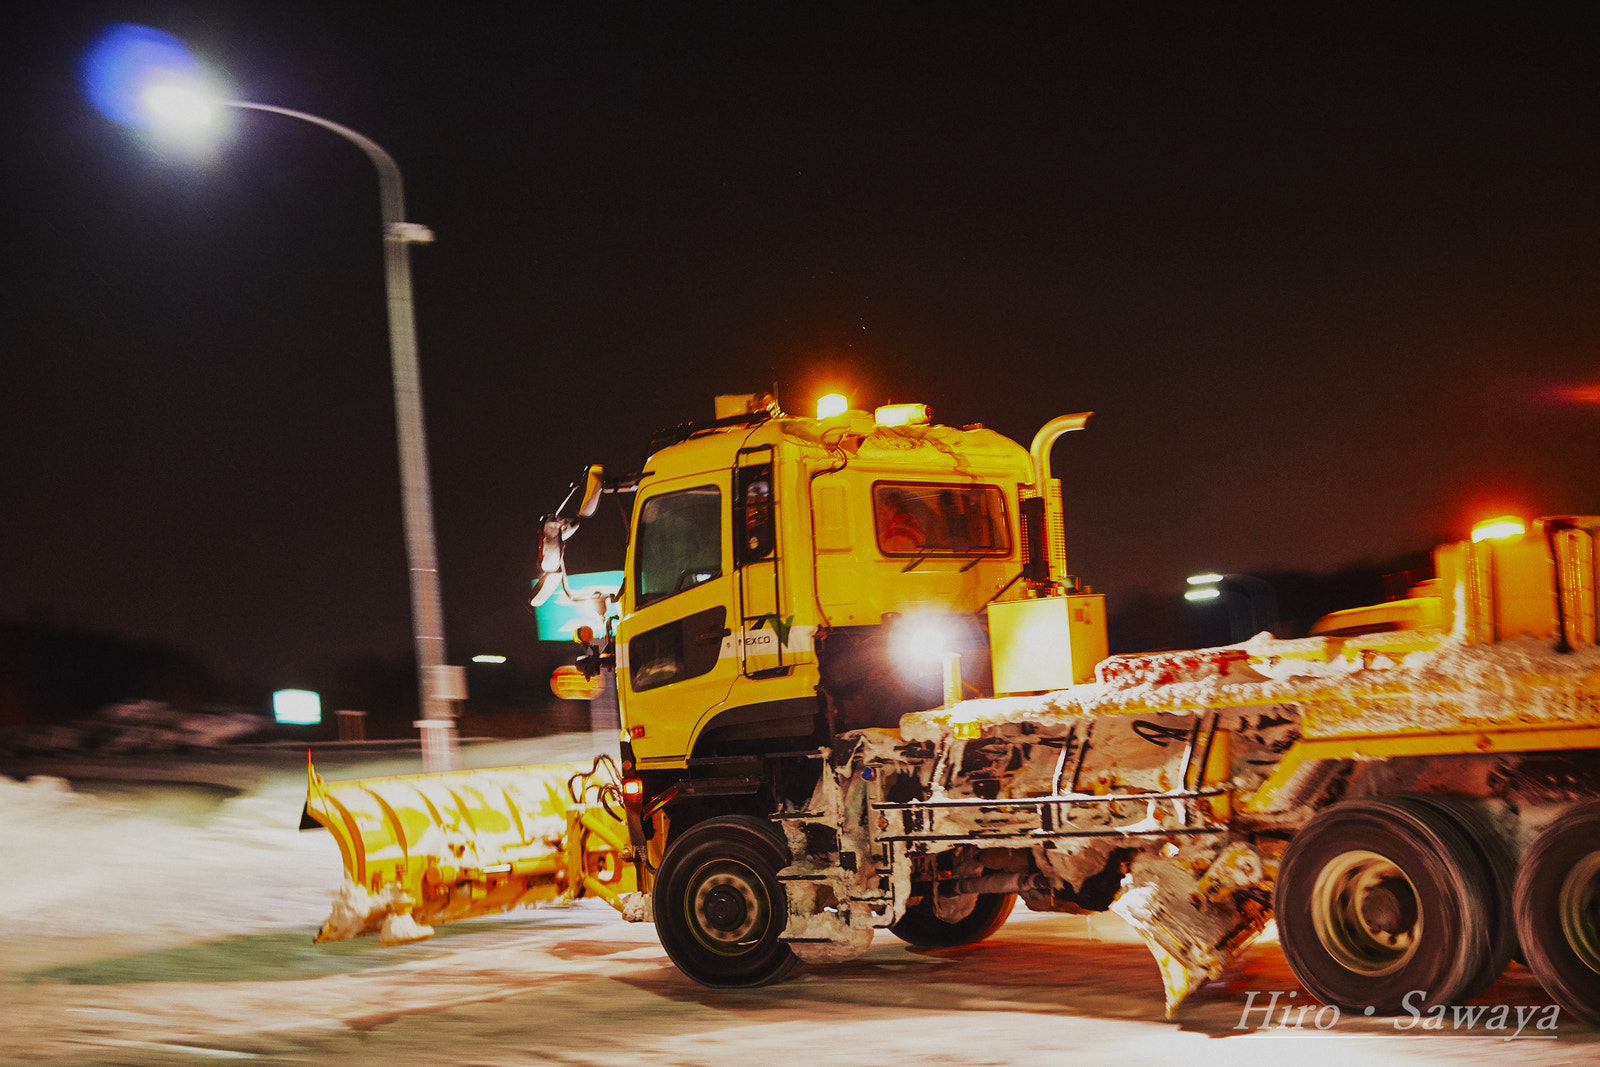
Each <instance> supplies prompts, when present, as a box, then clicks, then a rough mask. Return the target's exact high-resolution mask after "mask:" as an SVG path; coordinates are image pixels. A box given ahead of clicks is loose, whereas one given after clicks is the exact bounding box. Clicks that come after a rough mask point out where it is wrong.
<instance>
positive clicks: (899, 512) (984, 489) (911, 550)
mask: <svg viewBox="0 0 1600 1067" xmlns="http://www.w3.org/2000/svg"><path fill="white" fill-rule="evenodd" d="M872 516H873V525H874V527H875V528H876V530H877V534H878V549H879V550H880V551H881V552H883V554H884V555H886V556H988V555H1004V554H1005V553H1007V552H1009V551H1011V539H1010V535H1009V533H1008V532H1007V526H1006V505H1005V495H1004V494H1002V493H1001V492H1000V488H999V486H994V485H927V484H922V483H917V482H877V483H876V484H874V485H873V487H872Z"/></svg>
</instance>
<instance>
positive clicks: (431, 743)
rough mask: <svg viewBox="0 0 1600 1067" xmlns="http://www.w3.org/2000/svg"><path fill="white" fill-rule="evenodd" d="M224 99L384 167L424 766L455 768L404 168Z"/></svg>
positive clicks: (413, 232)
mask: <svg viewBox="0 0 1600 1067" xmlns="http://www.w3.org/2000/svg"><path fill="white" fill-rule="evenodd" d="M225 106H227V107H235V108H243V109H247V110H250V111H270V112H271V113H272V114H274V115H286V116H288V117H289V118H292V119H300V120H301V121H303V122H309V123H312V124H313V125H316V126H321V127H322V128H323V129H325V130H331V131H332V132H334V133H336V134H338V135H339V136H340V137H343V138H344V139H345V140H347V141H350V142H351V143H353V144H354V145H355V146H356V147H358V148H360V149H361V150H362V151H363V152H365V153H366V154H367V158H368V159H370V160H372V163H373V165H374V166H375V167H377V168H378V199H379V201H380V207H381V209H382V215H383V271H384V283H385V286H386V289H387V292H388V299H389V357H390V363H391V364H392V366H393V371H394V414H395V429H396V434H397V436H398V438H399V445H400V489H401V494H402V497H403V504H404V510H405V529H406V555H407V557H408V558H409V560H410V565H411V620H412V629H413V630H414V631H415V641H416V649H417V688H418V694H419V696H420V698H421V701H422V721H421V722H419V723H417V726H418V728H419V729H420V730H421V731H422V769H423V770H424V771H427V772H430V773H432V772H435V771H453V770H456V769H457V768H458V767H460V765H461V756H460V749H459V746H458V744H457V741H456V727H455V719H454V718H453V717H452V715H451V708H450V704H451V701H452V700H456V699H461V698H462V697H464V696H465V695H466V694H465V693H464V692H462V689H463V688H464V686H463V685H461V684H459V682H460V676H461V674H462V672H460V671H456V670H453V669H452V668H450V667H449V666H447V665H446V660H445V650H444V609H443V607H442V605H441V602H440V598H439V561H438V555H437V552H436V550H435V547H434V536H433V490H432V488H431V487H430V485H429V482H428V444H427V437H426V434H425V433H424V430H423V421H422V380H421V375H420V374H419V373H418V370H417V327H416V314H415V312H414V310H413V309H412V306H411V255H410V248H409V246H410V245H411V244H426V243H428V242H430V241H432V240H433V234H432V233H430V232H429V231H428V228H427V227H426V226H422V225H419V224H417V223H414V222H407V221H405V217H406V206H405V191H404V188H403V186H402V184H401V180H400V168H399V167H398V166H396V165H395V161H394V158H393V157H392V156H390V155H389V153H388V152H385V151H384V150H383V148H382V146H380V145H379V144H378V143H377V142H375V141H373V140H372V139H371V138H368V137H365V136H363V135H361V134H359V133H357V132H356V131H355V130H352V129H350V128H349V127H348V126H341V125H339V123H337V122H330V121H328V120H327V119H324V118H319V117H318V116H316V115H308V114H306V113H305V112H303V111H293V110H291V109H289V108H286V107H274V106H273V105H271V104H252V103H249V102H246V101H243V100H230V101H227V102H226V104H225Z"/></svg>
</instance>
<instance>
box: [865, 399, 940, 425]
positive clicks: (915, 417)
mask: <svg viewBox="0 0 1600 1067" xmlns="http://www.w3.org/2000/svg"><path fill="white" fill-rule="evenodd" d="M932 420H933V410H932V409H931V408H929V407H928V405H926V404H885V405H884V406H883V407H881V408H878V409H876V410H875V411H873V413H872V421H874V422H876V423H877V424H878V425H879V426H926V425H927V424H928V423H929V422H931V421H932Z"/></svg>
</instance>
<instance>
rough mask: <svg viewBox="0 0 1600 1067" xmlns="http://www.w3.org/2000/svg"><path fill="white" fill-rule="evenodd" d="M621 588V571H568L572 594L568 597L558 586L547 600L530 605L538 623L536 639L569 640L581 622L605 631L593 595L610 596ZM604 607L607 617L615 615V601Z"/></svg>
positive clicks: (568, 586) (568, 588)
mask: <svg viewBox="0 0 1600 1067" xmlns="http://www.w3.org/2000/svg"><path fill="white" fill-rule="evenodd" d="M621 588H622V572H621V571H595V572H593V573H591V574H569V575H567V590H568V591H569V592H571V594H572V596H571V597H568V596H567V595H566V593H564V592H562V591H561V590H560V589H557V590H556V591H555V594H554V595H553V596H551V597H550V599H549V600H546V601H545V602H544V603H543V604H540V605H539V606H538V607H536V608H534V609H533V614H534V618H535V619H536V620H537V622H538V624H539V640H541V641H571V640H572V635H573V633H574V632H575V631H576V630H577V629H578V627H580V626H587V627H589V628H590V629H592V630H594V631H595V632H596V633H601V632H604V630H605V628H606V625H605V620H603V619H602V618H601V617H600V615H599V613H598V612H596V611H595V601H594V599H593V598H594V597H595V596H596V595H597V594H602V593H603V594H605V595H607V596H613V595H615V594H616V592H617V590H619V589H621ZM606 611H607V615H608V616H609V617H610V618H613V619H614V618H616V617H617V608H616V605H615V604H612V605H610V606H609V607H608V608H607V609H606Z"/></svg>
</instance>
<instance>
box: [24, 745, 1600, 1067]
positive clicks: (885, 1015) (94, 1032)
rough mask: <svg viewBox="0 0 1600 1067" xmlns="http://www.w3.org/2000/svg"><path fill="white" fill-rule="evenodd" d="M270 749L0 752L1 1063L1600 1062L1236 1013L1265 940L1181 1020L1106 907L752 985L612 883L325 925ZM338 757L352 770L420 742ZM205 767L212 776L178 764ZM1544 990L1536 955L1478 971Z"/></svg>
mask: <svg viewBox="0 0 1600 1067" xmlns="http://www.w3.org/2000/svg"><path fill="white" fill-rule="evenodd" d="M590 750H591V741H590V738H589V736H588V735H569V736H566V737H562V738H546V739H541V740H536V741H528V742H514V743H505V744H499V745H485V746H474V747H472V748H469V749H468V750H466V762H467V763H468V764H469V765H470V766H498V765H505V764H514V763H555V762H563V761H568V760H574V759H579V758H582V757H583V756H584V755H585V754H586V753H587V752H589V751H590ZM186 758H190V757H186ZM264 758H265V757H264V756H263V757H261V758H258V759H257V760H256V761H255V762H254V763H253V764H240V763H238V762H234V763H231V764H230V763H228V762H227V761H226V760H224V759H223V758H222V757H221V756H220V755H217V756H213V758H212V759H211V760H210V761H208V763H207V764H204V765H202V764H195V765H193V766H188V767H185V766H180V765H178V764H175V763H174V764H171V765H168V766H166V767H164V768H163V767H154V768H152V767H149V766H146V767H143V768H134V767H131V766H130V767H128V768H126V770H128V771H129V773H132V772H133V771H134V770H139V771H140V772H141V773H143V775H144V777H145V778H146V779H153V780H150V781H146V782H144V783H140V784H133V785H130V784H128V783H122V784H121V785H120V786H119V785H114V784H108V783H106V782H104V781H95V780H94V779H96V778H99V779H104V778H106V777H108V776H109V772H108V771H106V770H105V769H104V768H94V767H86V768H78V769H77V770H76V771H75V770H74V769H73V768H70V767H63V768H59V769H58V773H59V771H66V772H67V773H74V774H76V775H77V777H78V779H79V785H80V786H82V787H83V788H82V791H79V792H71V791H68V790H66V789H65V788H64V787H63V786H62V784H61V783H60V782H52V781H40V780H35V781H30V782H18V781H13V780H9V779H0V914H3V915H4V917H5V921H4V924H3V926H0V1064H4V1065H6V1067H10V1065H13V1064H15V1065H19V1067H20V1065H21V1064H28V1065H29V1067H78V1065H86V1064H111V1063H116V1064H132V1065H139V1067H146V1065H148V1067H166V1065H169V1064H192V1063H197V1062H209V1061H214V1060H252V1061H254V1062H257V1063H263V1064H292V1063H294V1064H303V1063H313V1064H315V1063H339V1064H341V1065H363V1064H374V1065H377V1064H383V1065H385V1067H389V1065H408V1064H428V1065H453V1064H518V1065H527V1064H556V1063H559V1064H584V1065H607V1064H623V1063H630V1064H631V1063H640V1062H647V1063H651V1064H665V1065H674V1064H684V1065H689V1064H729V1065H732V1064H740V1065H747V1064H751V1063H775V1064H776V1063H787V1062H804V1063H809V1062H822V1063H826V1064H828V1065H829V1067H851V1065H862V1067H865V1065H869V1064H870V1065H874V1067H877V1065H881V1064H897V1063H924V1062H926V1063H939V1064H941V1065H947V1067H979V1065H1011V1064H1017V1065H1039V1067H1047V1065H1057V1064H1067V1063H1097V1062H1115V1063H1117V1064H1119V1067H1139V1065H1145V1064H1150V1065H1156V1064H1160V1065H1163V1067H1166V1065H1170V1064H1173V1063H1184V1064H1224V1063H1225V1064H1229V1065H1240V1067H1243V1065H1248V1064H1257V1063H1259V1064H1273V1065H1275V1067H1277V1065H1281V1064H1282V1063H1283V1062H1284V1061H1285V1060H1295V1061H1300V1062H1303V1063H1305V1064H1307V1065H1315V1064H1323V1063H1327V1064H1334V1063H1340V1064H1342V1063H1347V1062H1349V1061H1350V1059H1351V1058H1352V1057H1365V1058H1368V1059H1371V1060H1373V1061H1375V1062H1379V1063H1402V1064H1427V1063H1483V1064H1489V1063H1500V1062H1503V1061H1504V1060H1505V1058H1506V1057H1507V1056H1508V1055H1512V1056H1515V1058H1516V1059H1517V1060H1518V1061H1519V1062H1521V1063H1529V1064H1556V1063H1562V1062H1596V1061H1600V1034H1596V1033H1594V1032H1593V1031H1591V1030H1589V1029H1588V1028H1586V1027H1580V1026H1576V1025H1573V1024H1570V1023H1566V1022H1563V1025H1562V1026H1561V1031H1560V1033H1559V1035H1558V1040H1555V1041H1547V1040H1519V1041H1518V1042H1517V1043H1516V1044H1515V1045H1510V1044H1507V1043H1505V1042H1503V1041H1502V1040H1501V1039H1500V1038H1501V1037H1502V1036H1503V1035H1499V1034H1488V1033H1483V1032H1479V1033H1477V1034H1450V1033H1446V1034H1440V1035H1427V1034H1424V1033H1422V1032H1421V1031H1420V1029H1411V1030H1409V1031H1405V1032H1401V1031H1397V1030H1395V1028H1394V1027H1393V1024H1392V1023H1391V1022H1390V1021H1388V1020H1376V1019H1359V1018H1358V1019H1350V1020H1344V1021H1342V1022H1341V1023H1340V1024H1339V1025H1338V1026H1337V1027H1336V1028H1334V1029H1333V1030H1331V1031H1329V1032H1326V1033H1323V1032H1316V1031H1314V1030H1311V1029H1310V1028H1309V1027H1308V1028H1304V1029H1301V1030H1297V1031H1292V1032H1286V1031H1282V1030H1274V1029H1266V1030H1263V1029H1261V1028H1260V1021H1261V1015H1262V1013H1261V1012H1260V1011H1259V1009H1258V1011H1257V1014H1256V1015H1255V1016H1254V1017H1252V1019H1251V1022H1252V1026H1251V1027H1247V1028H1246V1029H1245V1030H1242V1031H1241V1030H1239V1029H1237V1026H1238V1022H1239V1020H1240V1017H1241V1015H1240V1013H1241V1010H1242V1009H1243V1008H1244V1007H1245V1006H1246V1003H1247V1001H1246V998H1247V996H1248V994H1249V992H1250V991H1252V990H1256V991H1263V992H1262V995H1263V996H1265V995H1267V994H1266V992H1265V991H1271V990H1279V991H1298V988H1299V987H1298V986H1297V984H1296V983H1295V981H1294V979H1293V977H1292V975H1290V974H1289V972H1288V969H1287V967H1286V965H1285V964H1284V962H1283V959H1282V956H1281V954H1280V953H1279V952H1278V951H1277V950H1276V947H1275V946H1273V945H1270V944H1266V945H1261V946H1258V947H1257V948H1254V949H1252V950H1250V951H1249V952H1247V953H1246V956H1245V957H1244V958H1243V959H1241V960H1240V961H1239V963H1238V965H1236V967H1235V968H1234V969H1232V970H1231V971H1230V972H1229V973H1228V974H1227V975H1226V976H1224V978H1223V979H1222V980H1221V981H1219V982H1215V983H1212V984H1211V985H1209V986H1207V987H1206V988H1204V989H1202V990H1200V991H1199V992H1197V993H1196V995H1195V996H1194V997H1193V998H1191V1001H1190V1002H1189V1003H1188V1004H1186V1005H1185V1007H1184V1010H1183V1012H1182V1013H1180V1018H1179V1020H1178V1021H1177V1022H1175V1023H1174V1022H1167V1021H1165V1020H1164V1019H1163V1018H1162V994H1161V983H1160V980H1159V977H1158V975H1157V972H1156V967H1155V964H1154V962H1153V961H1152V960H1151V958H1150V956H1149V954H1148V953H1147V952H1146V951H1145V949H1144V947H1143V946H1142V945H1141V944H1140V943H1139V942H1138V939H1137V938H1136V937H1135V936H1134V935H1133V934H1132V933H1131V931H1129V930H1128V929H1127V928H1126V927H1124V926H1123V925H1122V924H1121V923H1120V921H1119V920H1117V919H1115V918H1114V917H1112V916H1109V915H1108V916H1095V917H1093V919H1092V920H1090V919H1086V918H1085V917H1081V916H1055V915H1033V914H1031V913H1023V912H1021V910H1020V909H1019V912H1018V914H1017V915H1015V916H1014V918H1013V919H1012V921H1011V922H1009V923H1007V924H1006V925H1005V926H1004V927H1003V928H1002V929H1001V930H1000V931H999V932H998V933H997V934H996V935H995V936H994V938H992V939H991V940H990V941H987V942H985V943H983V944H981V945H976V946H971V947H968V948H964V949H957V950H949V951H943V952H936V951H935V952H928V951H913V950H910V949H908V948H907V947H906V946H904V945H903V944H901V943H900V942H899V941H897V940H895V939H894V938H893V937H892V936H891V935H889V934H887V933H880V934H879V935H878V936H877V938H876V939H875V941H874V943H873V945H872V947H871V949H869V950H868V952H867V954H866V955H865V956H864V957H863V958H862V959H860V960H856V961H854V962H852V963H849V964H841V965H828V966H804V967H802V968H801V969H800V970H799V971H798V972H796V976H795V978H794V979H793V980H791V981H789V982H785V983H782V984H780V985H777V986H771V987H767V988H764V989H758V990H740V991H712V990H707V989H703V988H701V987H698V986H696V985H694V984H693V983H691V982H689V981H688V980H686V979H685V978H683V976H682V975H680V974H679V973H678V972H677V970H676V969H675V968H673V966H672V964H671V963H670V961H668V960H667V958H666V956H665V954H664V953H663V952H662V950H661V948H660V946H659V944H658V943H657V941H656V938H655V930H654V928H653V927H651V926H649V925H647V924H629V923H625V922H622V921H621V920H620V919H619V918H618V917H617V916H616V915H615V914H614V913H613V912H611V910H610V909H609V908H607V907H605V906H604V905H602V904H598V903H595V902H580V903H579V904H578V905H575V906H574V907H571V908H565V909H545V910H541V911H535V912H519V913H514V914H512V915H507V916H490V917H487V918H484V919H478V920H472V921H469V922H464V923H458V924H452V925H447V926H442V927H440V928H439V931H438V933H437V935H436V936H435V937H434V938H433V939H432V940H430V941H426V942H422V943H419V944H415V945H406V946H399V947H394V948H383V947H380V946H379V945H378V944H377V942H376V940H375V939H372V938H365V939H361V940H358V941H353V942H342V943H338V944H331V945H313V944H312V943H311V935H312V933H313V932H314V931H315V929H316V927H317V925H318V924H319V923H320V922H321V921H322V919H323V918H325V917H326V915H327V911H328V907H329V904H330V902H331V900H332V898H333V895H334V893H335V892H336V891H337V889H338V886H339V884H340V876H341V871H340V865H339V859H338V855H337V849H336V848H335V847H334V845H333V842H332V840H331V838H330V837H329V836H328V835H327V834H326V833H325V832H323V831H321V830H315V831H307V832H305V833H301V832H299V831H298V830H296V829H295V827H296V826H297V825H298V821H299V815H300V805H301V801H302V799H303V795H304V793H303V790H304V770H303V766H301V767H296V766H295V765H294V764H293V762H292V760H291V759H290V758H286V757H283V756H279V757H277V758H276V759H275V760H272V761H269V762H270V766H266V767H263V766H262V765H261V759H264ZM319 769H320V770H323V771H324V773H325V774H327V776H328V777H330V778H345V777H356V776H369V775H373V774H392V773H404V772H408V771H414V770H415V769H416V761H415V758H414V757H412V758H410V759H407V758H403V757H400V758H393V759H387V760H383V761H369V762H366V763H362V764H360V765H356V764H354V763H351V762H349V761H346V763H345V765H343V766H336V764H335V761H331V760H329V761H323V760H321V759H319ZM78 771H83V772H87V773H85V774H78V773H77V772H78ZM196 781H199V782H208V783H210V784H209V785H202V786H195V785H193V784H189V785H184V784H181V783H184V782H189V783H193V782H196ZM229 782H233V783H235V784H234V785H233V786H232V788H225V786H227V784H228V783H229ZM91 789H92V790H93V792H91V791H89V790H91ZM1296 995H1297V997H1298V998H1300V1000H1305V999H1308V998H1307V997H1306V994H1305V993H1304V992H1303V991H1300V992H1297V993H1296ZM1544 1001H1545V998H1544V995H1543V993H1542V992H1541V991H1540V990H1539V988H1538V986H1537V984H1536V983H1534V982H1533V981H1532V978H1531V976H1530V975H1529V974H1528V973H1527V972H1526V971H1525V970H1522V969H1520V968H1513V969H1512V970H1511V971H1509V972H1508V973H1507V976H1506V977H1505V978H1503V979H1502V980H1501V982H1500V983H1498V984H1497V985H1496V986H1495V987H1494V988H1492V989H1491V990H1490V991H1489V992H1488V993H1487V994H1485V995H1484V997H1482V998H1480V1002H1484V1003H1499V1002H1507V1003H1515V1004H1522V1005H1539V1004H1543V1003H1544Z"/></svg>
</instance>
